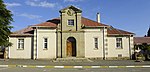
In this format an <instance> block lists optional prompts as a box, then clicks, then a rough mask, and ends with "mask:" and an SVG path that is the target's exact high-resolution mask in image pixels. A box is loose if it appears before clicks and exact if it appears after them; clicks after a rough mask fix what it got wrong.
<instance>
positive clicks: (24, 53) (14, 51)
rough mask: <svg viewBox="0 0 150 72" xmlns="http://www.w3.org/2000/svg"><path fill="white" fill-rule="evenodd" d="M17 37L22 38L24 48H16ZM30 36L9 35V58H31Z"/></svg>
mask: <svg viewBox="0 0 150 72" xmlns="http://www.w3.org/2000/svg"><path fill="white" fill-rule="evenodd" d="M18 39H24V49H18V44H17V43H18ZM31 39H32V38H31V37H10V39H9V40H10V42H11V43H13V45H12V46H11V47H9V58H15V59H31V48H32V46H31Z"/></svg>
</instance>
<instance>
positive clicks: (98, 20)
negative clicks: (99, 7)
mask: <svg viewBox="0 0 150 72" xmlns="http://www.w3.org/2000/svg"><path fill="white" fill-rule="evenodd" d="M97 22H98V23H100V22H101V21H100V13H97Z"/></svg>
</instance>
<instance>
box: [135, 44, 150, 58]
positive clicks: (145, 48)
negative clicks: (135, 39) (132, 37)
mask: <svg viewBox="0 0 150 72" xmlns="http://www.w3.org/2000/svg"><path fill="white" fill-rule="evenodd" d="M137 47H138V48H139V49H141V51H140V53H139V56H140V55H143V56H144V57H145V59H146V60H150V45H148V44H147V43H143V44H141V45H137V46H136V48H137Z"/></svg>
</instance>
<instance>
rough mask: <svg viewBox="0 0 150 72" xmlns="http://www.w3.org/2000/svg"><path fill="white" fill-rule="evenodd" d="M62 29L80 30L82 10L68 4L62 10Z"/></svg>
mask: <svg viewBox="0 0 150 72" xmlns="http://www.w3.org/2000/svg"><path fill="white" fill-rule="evenodd" d="M59 12H60V14H61V15H60V16H61V17H60V18H61V21H60V22H61V30H62V31H79V30H80V29H81V13H82V11H81V10H80V9H79V8H77V7H74V6H68V7H66V8H64V9H61V10H60V11H59Z"/></svg>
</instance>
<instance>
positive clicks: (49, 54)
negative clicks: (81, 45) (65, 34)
mask: <svg viewBox="0 0 150 72" xmlns="http://www.w3.org/2000/svg"><path fill="white" fill-rule="evenodd" d="M55 32H56V30H55V29H54V30H53V29H38V30H37V33H38V34H37V45H38V46H37V59H50V58H56V33H55ZM43 38H48V49H44V43H43Z"/></svg>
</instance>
